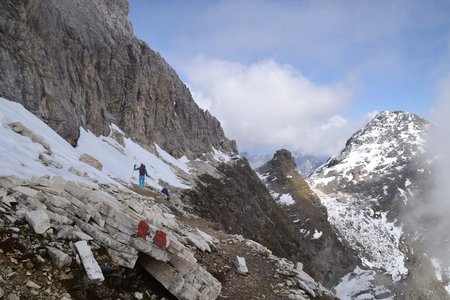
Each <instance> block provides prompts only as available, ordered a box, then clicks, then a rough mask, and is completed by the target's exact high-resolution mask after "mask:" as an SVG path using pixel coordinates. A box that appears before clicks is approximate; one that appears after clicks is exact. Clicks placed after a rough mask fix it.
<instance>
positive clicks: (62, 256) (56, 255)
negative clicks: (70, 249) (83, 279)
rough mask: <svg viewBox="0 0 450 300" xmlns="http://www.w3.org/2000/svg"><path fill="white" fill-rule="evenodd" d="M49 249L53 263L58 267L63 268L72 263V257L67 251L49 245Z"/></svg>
mask: <svg viewBox="0 0 450 300" xmlns="http://www.w3.org/2000/svg"><path fill="white" fill-rule="evenodd" d="M47 251H48V254H49V255H50V258H51V259H52V261H53V263H54V264H55V265H56V266H57V267H58V268H62V267H64V266H67V265H70V264H71V263H72V258H71V257H70V256H69V255H68V254H67V253H64V252H62V251H61V250H59V249H56V248H53V247H50V246H47Z"/></svg>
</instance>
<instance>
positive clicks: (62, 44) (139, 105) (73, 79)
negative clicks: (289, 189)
mask: <svg viewBox="0 0 450 300" xmlns="http://www.w3.org/2000/svg"><path fill="white" fill-rule="evenodd" d="M0 11H2V14H1V15H0V32H1V34H0V74H2V76H1V77H0V96H2V97H5V98H7V99H9V100H12V101H17V102H20V103H21V104H23V105H24V106H25V107H26V108H27V109H28V110H30V111H31V112H32V113H34V114H35V115H37V116H38V117H39V118H41V119H42V120H44V121H45V122H46V123H47V124H48V125H49V126H50V127H52V128H53V129H54V130H55V131H56V132H58V133H59V134H60V135H61V136H63V137H64V138H65V139H66V140H67V141H69V142H70V143H71V144H72V145H76V143H77V140H78V138H79V136H80V132H79V128H80V126H82V127H84V128H87V129H89V130H90V131H92V132H93V133H94V134H96V135H104V136H107V135H108V134H109V133H110V124H111V123H114V124H116V125H117V126H118V127H120V128H121V129H122V130H123V131H124V133H125V134H127V135H128V136H129V137H131V138H132V139H134V140H135V141H137V142H139V143H141V144H143V145H147V147H153V142H156V143H157V144H158V145H160V146H161V147H162V148H163V149H165V150H166V151H168V152H169V153H170V154H172V155H174V156H177V157H181V156H182V155H188V156H197V155H200V154H201V153H203V152H205V151H210V150H212V148H213V147H214V148H216V149H219V150H222V151H224V152H227V153H236V152H237V151H236V145H235V143H234V142H233V141H230V140H228V139H227V138H226V137H225V136H224V132H223V130H222V128H221V126H220V123H219V121H217V119H216V118H214V117H213V116H211V115H210V114H209V113H208V112H207V111H204V110H202V109H200V108H199V107H198V106H197V104H196V103H195V102H194V100H193V99H192V96H191V94H190V92H189V89H188V88H187V87H186V86H185V85H184V84H183V83H182V81H181V80H180V79H179V78H178V75H177V74H176V73H175V71H174V70H173V69H172V68H171V67H170V66H169V65H168V64H167V63H166V62H165V61H164V59H163V58H162V57H161V56H160V55H159V53H157V52H155V51H153V50H151V49H150V48H149V47H148V46H147V45H146V44H145V43H144V42H142V41H140V40H138V39H137V38H135V37H134V36H133V32H132V29H131V25H130V23H129V22H128V20H127V14H128V3H127V1H125V0H96V1H81V0H46V1H41V0H30V1H15V0H5V1H1V2H0Z"/></svg>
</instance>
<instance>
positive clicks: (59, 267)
mask: <svg viewBox="0 0 450 300" xmlns="http://www.w3.org/2000/svg"><path fill="white" fill-rule="evenodd" d="M185 208H186V204H183V203H181V201H180V199H178V198H177V195H176V193H175V195H173V197H171V199H170V200H168V199H166V198H165V197H163V195H162V194H161V193H160V192H159V191H156V190H152V189H148V188H144V189H142V188H139V187H137V186H133V187H131V190H128V191H125V192H123V191H120V190H118V189H117V188H114V187H112V186H98V187H97V189H94V190H92V189H87V188H86V187H83V186H78V185H77V184H75V183H73V182H66V181H64V180H63V179H61V178H55V179H50V178H48V177H44V178H34V179H33V180H31V182H27V181H23V180H20V179H18V178H6V179H5V178H0V211H1V214H0V266H1V268H0V299H1V298H2V297H3V298H4V299H7V300H17V299H63V300H69V299H150V300H160V299H165V300H172V299H186V300H190V299H192V300H195V299H204V300H206V299H216V298H217V299H233V300H234V299H235V300H238V299H300V300H302V299H333V296H332V295H331V294H330V293H329V292H328V291H327V290H326V289H325V288H323V287H322V286H321V285H320V284H319V283H317V282H316V281H314V279H312V278H311V277H309V276H308V275H307V274H306V273H304V272H303V271H302V270H301V268H299V269H298V268H295V267H294V264H293V263H292V262H290V261H287V260H285V259H282V258H279V257H276V256H274V255H272V253H271V251H270V250H269V249H267V248H266V247H264V246H262V245H260V244H258V243H256V242H254V241H251V240H247V239H245V238H243V237H242V236H239V235H231V234H228V233H225V232H223V231H222V230H220V228H219V226H218V225H217V224H215V223H212V222H208V221H207V220H204V219H201V218H198V217H196V216H195V215H193V214H192V212H188V211H186V210H185ZM37 216H40V217H39V218H37ZM42 216H44V217H42ZM41 217H42V218H41ZM139 218H143V219H146V220H148V221H150V222H152V226H153V227H155V226H156V228H160V229H161V230H164V231H166V232H167V234H168V238H169V241H168V244H167V246H166V249H158V248H155V246H154V245H152V244H150V243H151V241H148V240H146V239H139V238H137V237H136V236H135V233H136V230H137V222H139ZM80 242H81V243H82V244H83V245H84V246H83V247H85V248H86V247H87V249H89V252H92V254H93V255H92V256H91V257H90V258H89V259H90V261H89V263H86V261H85V260H86V257H84V254H82V252H83V251H81V250H80ZM119 247H123V249H126V250H127V251H130V252H123V251H122V252H120V251H116V250H115V249H121V248H119ZM130 247H131V248H130ZM135 249H136V250H138V251H136V250H135ZM237 257H242V258H243V259H245V265H242V263H241V264H240V265H239V264H237ZM96 264H98V267H99V268H98V270H97V273H96V272H94V275H95V276H100V277H103V278H104V279H103V278H102V279H100V280H94V279H93V278H92V276H94V275H93V270H92V269H95V265H96ZM245 269H247V270H245ZM211 275H212V276H211ZM174 295H175V296H174Z"/></svg>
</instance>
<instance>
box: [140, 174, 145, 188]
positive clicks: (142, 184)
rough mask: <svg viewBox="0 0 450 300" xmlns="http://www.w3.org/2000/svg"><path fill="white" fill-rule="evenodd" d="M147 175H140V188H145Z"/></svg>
mask: <svg viewBox="0 0 450 300" xmlns="http://www.w3.org/2000/svg"><path fill="white" fill-rule="evenodd" d="M144 182H145V175H139V186H142V187H143V186H144Z"/></svg>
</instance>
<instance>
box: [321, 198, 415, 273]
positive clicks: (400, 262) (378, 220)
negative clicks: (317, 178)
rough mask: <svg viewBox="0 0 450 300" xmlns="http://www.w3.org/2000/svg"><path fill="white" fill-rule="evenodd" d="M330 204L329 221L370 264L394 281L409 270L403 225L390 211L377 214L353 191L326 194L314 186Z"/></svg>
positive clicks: (362, 258)
mask: <svg viewBox="0 0 450 300" xmlns="http://www.w3.org/2000/svg"><path fill="white" fill-rule="evenodd" d="M314 192H316V193H317V194H318V195H319V198H320V199H321V201H322V204H323V205H324V206H325V207H326V208H327V211H328V221H329V222H330V223H331V224H333V225H334V226H335V227H336V228H337V229H338V231H339V232H340V234H341V235H342V236H343V238H344V239H345V240H346V241H347V242H348V243H349V244H350V246H351V247H352V248H353V249H355V250H357V252H358V253H359V255H360V258H361V260H362V261H363V263H364V264H365V265H366V266H367V267H369V268H377V269H383V270H385V271H386V272H387V273H389V274H390V275H391V276H392V279H393V280H394V281H398V280H400V279H401V278H402V277H405V276H406V275H407V274H408V269H407V268H406V266H405V255H404V254H403V253H402V252H401V251H400V250H399V245H400V239H401V236H402V233H403V232H402V227H401V226H397V225H396V224H395V222H390V221H388V220H387V213H386V212H382V213H380V214H378V215H375V213H374V211H373V210H372V209H370V208H368V206H367V205H366V204H365V203H364V201H360V200H358V199H355V198H353V197H351V196H350V195H344V194H341V193H340V194H339V195H331V194H330V195H325V194H324V193H322V192H320V191H318V190H315V191H314Z"/></svg>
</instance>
